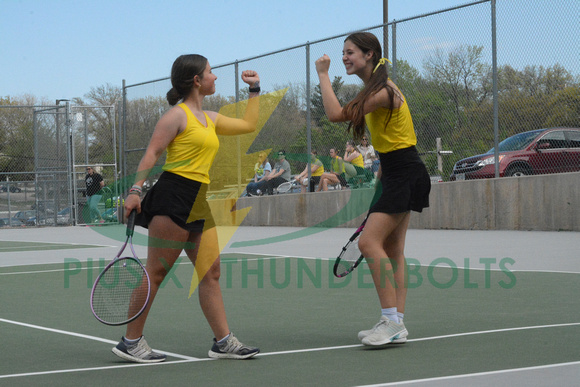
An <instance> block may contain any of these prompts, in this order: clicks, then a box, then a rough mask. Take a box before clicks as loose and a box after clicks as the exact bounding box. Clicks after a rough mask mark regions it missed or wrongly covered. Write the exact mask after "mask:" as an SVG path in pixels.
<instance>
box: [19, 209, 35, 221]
mask: <svg viewBox="0 0 580 387" xmlns="http://www.w3.org/2000/svg"><path fill="white" fill-rule="evenodd" d="M33 217H36V211H35V210H27V211H18V212H17V213H16V214H14V218H15V219H18V220H19V221H20V222H21V223H22V224H26V223H27V221H28V220H29V219H30V218H33Z"/></svg>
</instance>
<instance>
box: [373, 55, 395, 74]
mask: <svg viewBox="0 0 580 387" xmlns="http://www.w3.org/2000/svg"><path fill="white" fill-rule="evenodd" d="M386 62H389V63H390V64H393V62H391V61H390V60H388V59H387V58H381V59H379V63H377V65H376V66H375V69H374V70H373V74H374V73H375V71H377V69H378V68H379V66H380V65H384V64H385V63H386Z"/></svg>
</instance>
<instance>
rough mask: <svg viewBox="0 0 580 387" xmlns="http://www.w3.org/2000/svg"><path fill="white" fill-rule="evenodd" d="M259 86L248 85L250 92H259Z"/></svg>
mask: <svg viewBox="0 0 580 387" xmlns="http://www.w3.org/2000/svg"><path fill="white" fill-rule="evenodd" d="M260 90H261V89H260V86H258V87H250V93H259V92H260Z"/></svg>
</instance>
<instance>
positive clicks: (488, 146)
mask: <svg viewBox="0 0 580 387" xmlns="http://www.w3.org/2000/svg"><path fill="white" fill-rule="evenodd" d="M579 13H580V2H578V1H577V0H553V1H550V2H535V3H533V4H530V3H529V2H528V1H525V0H495V1H492V0H483V1H475V2H472V3H469V4H465V5H461V6H457V7H453V8H450V9H446V10H442V11H438V12H433V13H430V14H425V15H418V16H415V17H411V18H407V19H404V20H398V21H392V22H389V23H388V24H387V25H384V26H383V25H380V26H371V27H369V28H367V29H364V30H366V31H369V32H372V33H374V34H375V35H376V36H377V37H378V38H379V41H381V42H382V41H383V38H384V36H385V35H386V36H388V39H389V40H388V41H389V50H390V52H389V53H388V55H387V56H388V57H389V59H390V60H391V61H392V65H388V71H389V74H390V76H391V78H392V79H393V80H394V81H395V83H396V84H397V85H398V86H399V88H400V89H401V90H402V92H403V93H404V95H405V96H406V98H407V101H408V104H409V107H410V110H411V114H412V116H413V122H414V126H415V131H416V133H417V138H418V144H417V148H418V150H419V152H420V153H421V154H422V157H423V160H424V162H425V164H426V166H427V168H428V170H429V173H430V174H431V176H432V179H433V181H448V180H457V179H461V178H476V177H493V176H506V175H510V174H511V173H513V170H510V169H509V166H510V164H509V163H511V162H512V161H513V160H514V157H515V159H516V161H518V162H521V161H522V160H523V159H527V160H531V159H532V156H533V157H535V159H536V161H535V162H536V163H544V165H543V168H544V169H542V170H540V169H539V167H534V168H538V169H537V170H534V169H528V170H526V169H520V170H518V173H519V174H527V173H551V172H566V171H573V170H580V153H579V150H580V139H579V138H578V137H579V136H580V135H576V134H575V133H576V132H574V131H570V130H567V131H565V130H559V131H558V132H557V133H552V134H550V133H548V134H550V136H549V137H544V138H543V139H542V138H541V137H542V136H547V135H548V134H546V133H539V134H538V136H537V137H538V138H536V139H535V141H537V143H536V142H535V141H533V147H532V148H530V147H528V148H527V149H523V150H522V149H520V152H519V153H518V152H516V153H517V154H516V155H515V156H514V157H512V156H513V155H514V153H513V152H512V153H510V154H509V155H508V154H507V153H503V150H504V148H505V146H506V143H503V144H502V143H501V142H502V141H503V140H504V139H507V138H509V137H511V136H514V135H517V134H522V133H525V132H528V131H532V130H538V129H543V128H561V127H565V128H579V127H580V87H579V86H580V63H579V61H578V51H579V48H580V47H579V46H578V45H579V43H578V38H577V37H578V36H579V35H580V34H579V33H580V28H579V24H578V14H579ZM346 36H348V33H345V34H341V35H338V36H334V37H330V38H326V39H321V40H318V41H313V42H310V43H305V44H301V45H297V46H294V47H289V48H286V49H282V50H279V51H276V52H272V53H268V54H264V55H260V56H257V57H253V58H249V59H245V60H240V61H235V62H231V63H227V64H223V65H218V66H214V67H213V72H214V73H215V74H216V75H217V77H218V79H217V82H216V93H215V94H214V95H212V96H209V97H207V98H206V99H205V102H204V103H205V106H204V108H205V109H207V110H214V111H219V110H220V109H222V108H223V109H227V108H230V109H229V110H231V106H232V104H235V103H236V102H237V101H243V100H244V99H246V98H247V96H248V91H247V87H244V86H245V84H243V83H240V75H241V72H242V70H245V69H254V70H257V71H258V72H259V74H260V77H261V84H262V85H261V86H262V91H263V92H262V94H264V93H268V92H274V91H277V90H283V91H284V97H283V98H282V99H281V100H280V102H279V103H278V105H277V107H276V109H275V110H274V111H273V113H272V114H271V115H270V116H269V118H268V120H267V121H266V122H265V124H264V126H263V128H262V129H261V131H260V132H259V133H258V134H257V136H251V135H248V136H240V137H221V138H220V143H221V145H220V153H219V154H218V157H217V158H216V161H215V164H214V166H213V167H212V171H211V172H210V174H211V176H212V183H211V185H210V194H211V195H212V196H211V197H213V198H225V197H238V196H239V195H241V194H242V193H243V191H244V188H245V186H246V184H247V182H248V181H249V180H250V179H251V178H252V177H253V175H254V165H255V163H256V160H257V158H258V153H259V152H260V151H263V150H264V151H266V152H268V154H269V158H270V160H269V161H270V163H271V164H272V165H273V164H274V163H275V161H276V156H275V155H277V153H278V151H279V150H284V151H286V155H287V159H288V161H289V162H290V165H291V168H292V173H293V174H297V173H300V172H301V171H302V170H303V169H304V168H305V166H306V162H307V160H308V158H307V155H309V154H310V152H311V151H312V150H315V151H316V152H317V154H318V157H319V159H320V160H321V161H322V162H323V164H324V167H325V169H328V168H330V157H329V151H330V149H331V148H334V149H336V150H337V151H338V154H339V155H343V154H344V151H345V145H346V142H347V141H349V140H351V139H352V137H351V136H350V135H349V134H348V133H347V131H346V124H342V123H338V124H337V123H331V122H329V121H328V119H327V118H326V116H325V114H324V110H323V107H322V103H321V97H320V90H319V88H318V77H317V75H316V71H315V68H314V61H315V60H316V59H318V58H319V57H320V56H322V55H323V54H328V55H329V56H330V58H331V61H332V62H331V68H330V76H331V80H332V81H333V87H334V89H335V91H336V94H337V96H338V98H339V100H340V102H341V103H342V104H345V103H346V102H347V101H349V100H351V99H352V98H353V96H354V95H355V94H356V93H357V92H358V91H359V90H360V88H361V87H362V83H361V82H360V80H359V79H358V78H357V77H350V76H346V74H345V70H344V66H343V65H342V61H341V52H342V48H343V42H344V39H345V38H346ZM202 54H203V53H202ZM209 60H210V64H212V65H214V63H211V58H209ZM170 87H171V85H170V81H169V78H162V79H157V80H152V81H148V82H143V83H139V84H134V85H125V84H123V100H122V102H121V104H120V106H119V110H120V111H119V113H120V114H119V123H120V128H121V130H120V135H119V138H116V122H115V121H116V120H115V117H116V108H115V107H85V106H71V105H69V103H68V102H67V103H66V104H61V105H58V104H57V105H56V106H36V107H30V106H25V107H17V106H1V107H2V109H0V128H1V130H0V218H1V222H0V224H5V223H7V224H13V222H16V221H20V220H18V219H20V218H18V219H16V216H19V217H22V218H27V219H26V221H25V222H24V223H25V224H26V222H27V221H28V223H29V224H40V223H41V222H44V224H59V223H65V224H77V223H86V222H92V221H93V220H94V219H87V218H86V217H84V216H83V211H84V209H85V208H86V205H85V204H86V198H85V196H84V192H83V190H84V189H85V183H84V177H85V167H87V166H95V167H97V169H98V170H100V173H101V174H102V175H103V177H104V179H105V182H106V184H107V188H106V189H105V190H104V192H102V193H103V195H102V199H101V201H100V202H99V210H100V213H101V214H102V215H103V217H104V218H106V219H107V220H112V221H114V220H115V219H116V216H117V215H116V211H117V208H119V206H120V204H121V199H120V196H121V194H122V193H124V192H125V191H126V190H127V189H128V187H130V186H131V184H132V183H133V176H134V173H135V172H136V171H137V165H138V163H139V161H140V160H141V158H142V156H143V154H144V151H145V149H146V147H147V145H148V142H149V139H150V138H151V134H152V132H153V129H154V127H155V124H156V123H157V121H158V120H159V118H160V117H161V116H162V115H163V114H164V113H165V112H166V111H167V110H168V109H169V105H168V104H167V102H166V99H165V94H166V92H167V91H168V90H169V89H170ZM265 101H266V102H261V103H264V104H266V103H267V100H265ZM4 105H5V104H4ZM262 107H263V108H266V109H264V110H267V108H268V106H262ZM532 140H534V139H532ZM117 142H118V143H119V147H120V148H119V149H120V151H119V152H118V153H117V152H116V149H117V148H116V144H117ZM515 142H517V141H515ZM542 142H544V143H545V144H543V145H542V144H541V143H542ZM513 143H514V141H511V142H510V141H508V142H507V145H510V144H511V145H510V146H512V145H513ZM528 144H531V142H529V143H528ZM521 145H522V144H519V146H520V148H521V147H522V146H521ZM524 145H526V144H524ZM524 148H525V147H524ZM496 149H497V151H496ZM511 150H512V151H514V150H516V149H511ZM525 152H528V153H525ZM482 154H483V155H484V156H478V157H474V156H476V155H482ZM117 155H118V156H119V159H117ZM164 157H165V156H162V157H161V158H160V160H159V161H158V163H157V167H156V169H155V170H154V171H152V173H151V175H150V177H149V179H148V181H147V182H146V185H145V189H147V187H148V186H151V185H152V184H154V183H155V181H156V178H157V177H158V175H159V173H160V172H161V166H162V165H163V163H164V161H165V159H164ZM518 157H519V159H518ZM540 159H541V160H540ZM537 160H540V161H537ZM546 163H547V164H546ZM530 168H531V167H530ZM478 171H479V172H478ZM484 171H486V173H487V175H484V174H483V172H484ZM514 174H515V173H514ZM372 177H373V176H372V174H371V175H365V177H364V178H366V179H367V182H366V183H368V180H369V179H372ZM118 178H119V179H118ZM364 186H365V182H362V184H353V185H352V186H351V188H356V187H364ZM67 209H68V212H69V213H70V214H71V215H68V218H67V215H66V214H65V213H62V214H60V215H59V212H61V211H65V210H67ZM65 212H66V211H65ZM33 217H34V218H35V219H34V220H33V221H32V220H30V219H31V218H33ZM67 219H68V220H67ZM17 224H18V223H17Z"/></svg>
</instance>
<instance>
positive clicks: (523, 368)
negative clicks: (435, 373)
mask: <svg viewBox="0 0 580 387" xmlns="http://www.w3.org/2000/svg"><path fill="white" fill-rule="evenodd" d="M571 365H580V361H573V362H569V363H556V364H547V365H542V366H533V367H522V368H509V369H506V370H498V371H487V372H476V373H473V374H462V375H451V376H441V377H437V378H426V379H416V380H405V381H401V382H391V383H383V384H367V385H364V386H358V387H383V386H400V385H403V384H415V383H429V382H435V381H442V380H450V379H460V378H472V377H476V376H489V375H499V374H507V373H510V372H520V371H534V370H542V369H548V368H556V367H567V366H571ZM467 384H469V382H467Z"/></svg>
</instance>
